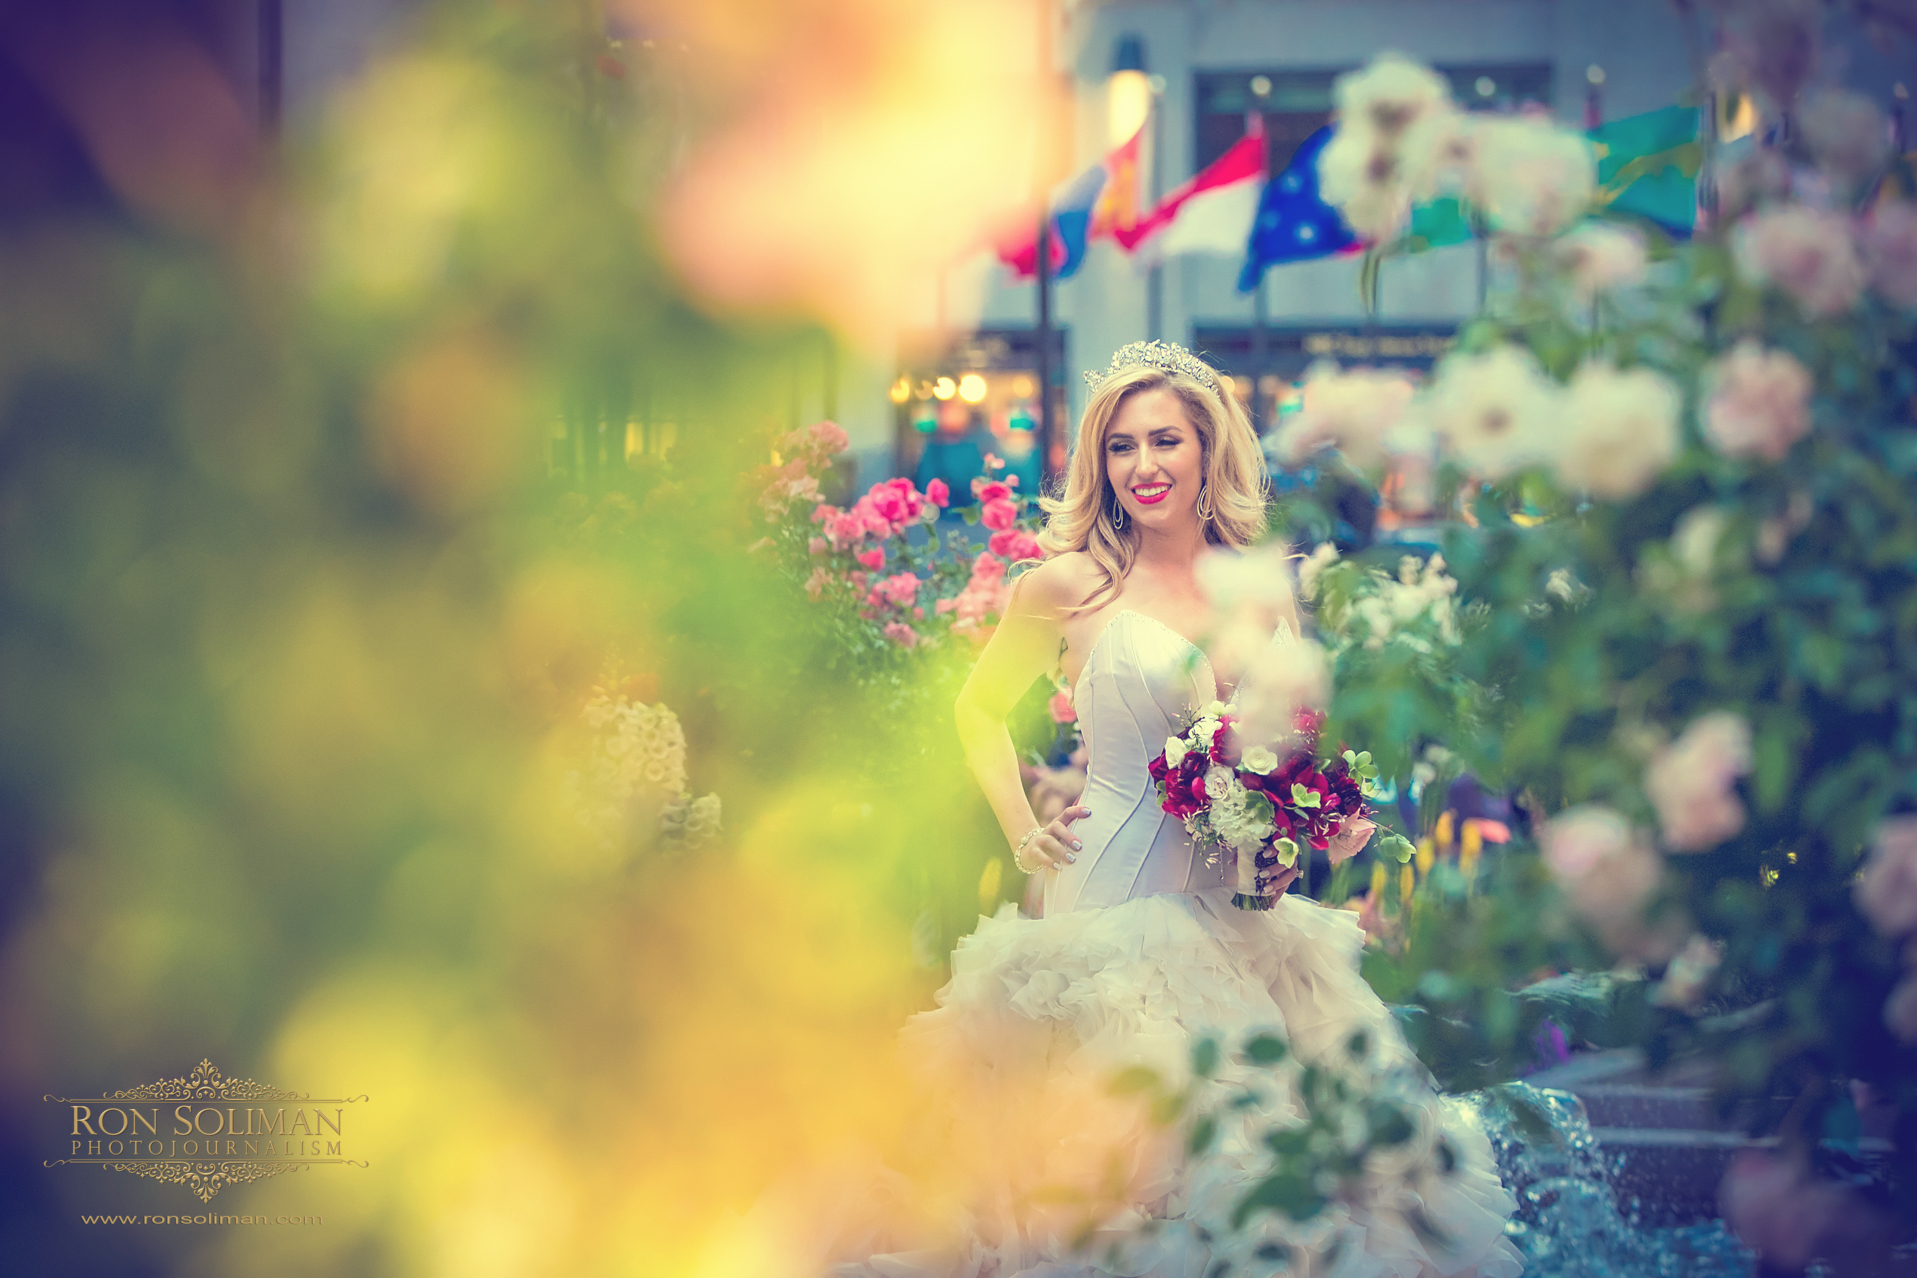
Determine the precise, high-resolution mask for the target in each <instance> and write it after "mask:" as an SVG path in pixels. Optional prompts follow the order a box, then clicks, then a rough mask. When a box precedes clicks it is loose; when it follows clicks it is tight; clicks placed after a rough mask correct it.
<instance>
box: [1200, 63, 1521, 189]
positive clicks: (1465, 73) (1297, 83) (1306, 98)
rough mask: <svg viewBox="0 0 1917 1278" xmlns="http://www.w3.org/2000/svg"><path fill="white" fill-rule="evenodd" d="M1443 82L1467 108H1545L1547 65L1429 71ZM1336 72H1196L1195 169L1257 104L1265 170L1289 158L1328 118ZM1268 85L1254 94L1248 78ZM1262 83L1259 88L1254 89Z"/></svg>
mask: <svg viewBox="0 0 1917 1278" xmlns="http://www.w3.org/2000/svg"><path fill="white" fill-rule="evenodd" d="M1436 70H1437V72H1438V74H1440V75H1442V76H1444V77H1445V78H1446V79H1448V80H1449V81H1450V82H1451V96H1452V98H1453V100H1455V101H1456V102H1457V103H1458V105H1459V106H1462V107H1468V108H1472V109H1491V110H1512V109H1515V108H1517V107H1519V106H1522V105H1524V104H1526V103H1531V102H1536V103H1542V104H1545V105H1549V104H1550V101H1551V67H1550V65H1549V64H1547V63H1526V64H1521V65H1491V64H1483V65H1475V64H1474V65H1468V66H1446V67H1438V68H1436ZM1343 74H1344V70H1342V69H1332V70H1320V71H1257V70H1248V71H1206V72H1201V73H1200V74H1199V75H1198V76H1197V84H1196V88H1197V91H1196V94H1195V95H1194V99H1193V100H1194V101H1195V103H1196V104H1197V111H1196V116H1197V121H1198V138H1197V150H1196V152H1195V156H1196V164H1195V165H1194V170H1193V171H1194V172H1195V171H1196V170H1197V169H1202V168H1204V167H1205V166H1206V165H1207V164H1210V163H1211V162H1212V161H1213V160H1216V159H1217V158H1218V157H1219V156H1221V155H1223V154H1224V153H1225V151H1226V149H1227V148H1229V147H1230V146H1231V144H1232V143H1234V142H1236V141H1237V140H1238V139H1239V138H1242V137H1244V136H1245V113H1246V112H1248V111H1252V110H1256V109H1258V107H1259V106H1260V104H1261V102H1262V105H1263V109H1264V114H1265V136H1266V140H1267V145H1268V147H1269V152H1268V155H1267V163H1268V164H1269V166H1270V171H1271V172H1273V173H1276V172H1278V171H1279V170H1280V169H1282V168H1284V166H1285V165H1287V164H1289V163H1290V162H1291V157H1292V155H1293V154H1295V153H1296V152H1297V150H1298V148H1299V146H1300V145H1302V144H1303V143H1304V140H1305V139H1306V138H1308V137H1310V136H1311V135H1312V134H1313V133H1315V132H1317V131H1318V130H1319V129H1321V128H1323V127H1324V126H1325V125H1326V124H1328V123H1330V121H1331V88H1332V84H1333V82H1335V81H1336V80H1337V78H1338V77H1339V76H1340V75H1343ZM1254 79H1260V80H1263V81H1266V82H1268V83H1269V85H1270V89H1269V91H1268V92H1267V93H1266V94H1265V95H1264V97H1263V98H1262V99H1261V98H1260V97H1259V96H1258V95H1257V94H1255V93H1254V92H1253V86H1252V81H1253V80H1254ZM1261 87H1262V86H1261Z"/></svg>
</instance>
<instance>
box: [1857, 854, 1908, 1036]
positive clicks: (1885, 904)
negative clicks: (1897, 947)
mask: <svg viewBox="0 0 1917 1278" xmlns="http://www.w3.org/2000/svg"><path fill="white" fill-rule="evenodd" d="M1851 891H1852V896H1853V898H1854V899H1855V900H1856V902H1857V910H1858V912H1859V913H1861V914H1862V915H1863V916H1864V917H1865V918H1867V919H1869V920H1870V925H1871V927H1873V928H1875V929H1876V930H1877V933H1878V934H1879V935H1880V936H1883V937H1886V938H1888V939H1890V940H1893V941H1902V942H1904V975H1903V979H1902V980H1900V981H1899V982H1898V983H1897V986H1896V988H1895V989H1893V990H1892V991H1891V993H1890V997H1889V998H1888V999H1886V1000H1885V1002H1884V1024H1885V1025H1886V1026H1888V1027H1889V1029H1890V1032H1891V1033H1893V1034H1895V1035H1896V1036H1897V1037H1898V1038H1901V1039H1903V1040H1904V1041H1905V1042H1906V1043H1917V816H1899V817H1892V818H1890V819H1889V820H1887V821H1885V822H1884V823H1883V824H1881V825H1879V826H1878V827H1877V834H1876V837H1875V838H1874V839H1873V840H1872V846H1871V852H1870V857H1869V859H1868V860H1867V861H1865V863H1864V869H1863V872H1862V873H1861V874H1859V875H1858V876H1857V882H1856V884H1855V885H1854V886H1853V888H1852V890H1851Z"/></svg>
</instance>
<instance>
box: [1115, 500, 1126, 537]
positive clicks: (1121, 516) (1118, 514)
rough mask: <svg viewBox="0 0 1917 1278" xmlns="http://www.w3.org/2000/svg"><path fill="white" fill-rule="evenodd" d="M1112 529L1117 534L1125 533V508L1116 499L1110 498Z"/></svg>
mask: <svg viewBox="0 0 1917 1278" xmlns="http://www.w3.org/2000/svg"><path fill="white" fill-rule="evenodd" d="M1112 527H1113V528H1114V529H1116V530H1117V531H1119V532H1124V531H1125V506H1124V504H1123V503H1122V502H1120V501H1119V500H1118V498H1116V497H1114V498H1112Z"/></svg>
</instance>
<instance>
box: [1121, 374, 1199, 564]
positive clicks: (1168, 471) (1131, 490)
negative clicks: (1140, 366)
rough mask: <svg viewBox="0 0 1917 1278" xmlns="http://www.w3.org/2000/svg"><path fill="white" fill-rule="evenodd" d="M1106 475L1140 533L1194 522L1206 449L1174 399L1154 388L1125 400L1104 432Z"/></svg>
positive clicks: (1161, 389) (1165, 391) (1183, 409)
mask: <svg viewBox="0 0 1917 1278" xmlns="http://www.w3.org/2000/svg"><path fill="white" fill-rule="evenodd" d="M1105 476H1106V478H1107V479H1108V480H1109V481H1110V483H1111V486H1112V491H1113V492H1114V493H1116V494H1118V501H1119V504H1120V505H1121V506H1122V507H1123V509H1124V511H1125V517H1126V519H1127V520H1129V521H1131V522H1132V523H1134V524H1135V525H1136V526H1137V527H1138V528H1139V529H1140V530H1146V529H1153V530H1164V529H1169V528H1175V527H1178V526H1180V525H1182V524H1185V523H1191V522H1196V521H1197V519H1198V516H1197V513H1196V510H1197V506H1198V490H1199V489H1200V488H1201V487H1203V485H1204V480H1205V446H1204V443H1203V441H1201V440H1200V439H1199V436H1198V431H1197V430H1196V429H1195V428H1194V427H1193V426H1192V424H1191V422H1190V420H1189V419H1188V418H1187V417H1186V415H1185V406H1184V404H1183V402H1182V401H1180V400H1179V398H1178V396H1177V395H1175V394H1173V393H1172V392H1171V391H1169V390H1165V389H1163V388H1154V389H1152V390H1143V391H1139V392H1137V393H1135V394H1132V395H1128V396H1126V397H1125V400H1124V402H1123V403H1121V404H1120V405H1119V406H1118V411H1117V412H1116V413H1114V414H1112V420H1111V424H1110V425H1108V426H1107V427H1106V428H1105Z"/></svg>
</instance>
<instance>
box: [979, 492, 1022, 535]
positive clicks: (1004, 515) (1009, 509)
mask: <svg viewBox="0 0 1917 1278" xmlns="http://www.w3.org/2000/svg"><path fill="white" fill-rule="evenodd" d="M978 521H979V522H980V523H981V524H984V525H985V526H986V527H987V528H990V529H992V530H993V531H994V532H1004V531H1005V530H1006V529H1007V528H1010V527H1011V526H1012V525H1013V524H1014V523H1017V522H1018V507H1017V506H1014V505H1013V504H1012V503H1011V502H1010V501H1007V500H1005V499H1004V498H1000V499H999V500H997V501H988V502H986V503H985V508H984V509H983V510H981V511H980V512H979V519H978Z"/></svg>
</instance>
